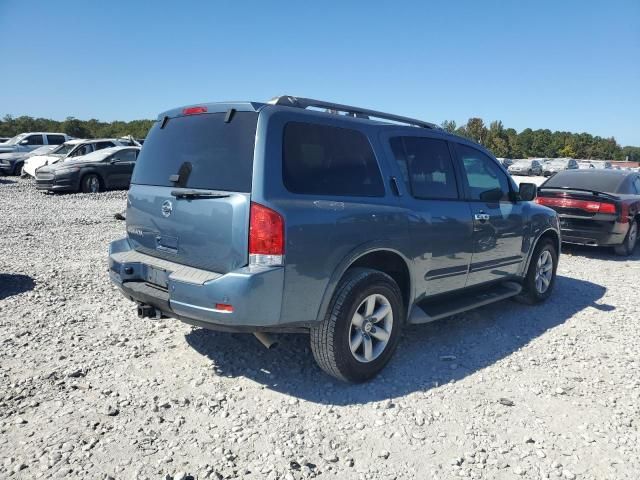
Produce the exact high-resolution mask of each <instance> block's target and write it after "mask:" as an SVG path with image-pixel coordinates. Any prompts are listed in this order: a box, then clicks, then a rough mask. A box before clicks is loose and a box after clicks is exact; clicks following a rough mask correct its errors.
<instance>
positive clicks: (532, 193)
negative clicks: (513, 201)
mask: <svg viewBox="0 0 640 480" xmlns="http://www.w3.org/2000/svg"><path fill="white" fill-rule="evenodd" d="M518 196H519V197H520V201H521V202H531V201H532V200H535V198H536V197H537V196H538V186H537V185H536V184H535V183H521V184H520V190H519V191H518Z"/></svg>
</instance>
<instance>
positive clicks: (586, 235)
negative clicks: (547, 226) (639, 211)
mask: <svg viewBox="0 0 640 480" xmlns="http://www.w3.org/2000/svg"><path fill="white" fill-rule="evenodd" d="M581 223H582V225H581V226H579V227H577V226H575V225H571V224H570V223H568V222H567V221H566V220H564V219H563V218H562V217H560V231H561V233H562V241H563V242H564V243H575V244H579V245H590V246H594V247H604V246H612V245H620V244H621V243H622V242H624V239H625V237H626V236H627V232H628V231H629V224H628V223H620V222H599V221H596V220H594V221H591V222H584V221H583V222H581Z"/></svg>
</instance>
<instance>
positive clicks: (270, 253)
mask: <svg viewBox="0 0 640 480" xmlns="http://www.w3.org/2000/svg"><path fill="white" fill-rule="evenodd" d="M283 263H284V219H283V218H282V215H280V214H279V213H278V212H276V211H274V210H271V209H270V208H267V207H265V206H263V205H260V204H259V203H254V202H251V212H250V214H249V264H250V265H282V264H283Z"/></svg>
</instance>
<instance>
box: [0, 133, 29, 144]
mask: <svg viewBox="0 0 640 480" xmlns="http://www.w3.org/2000/svg"><path fill="white" fill-rule="evenodd" d="M26 136H27V134H26V133H21V134H20V135H16V136H15V137H13V138H10V139H9V140H7V141H6V142H4V143H3V144H2V145H17V144H18V143H20V140H22V139H23V138H24V137H26Z"/></svg>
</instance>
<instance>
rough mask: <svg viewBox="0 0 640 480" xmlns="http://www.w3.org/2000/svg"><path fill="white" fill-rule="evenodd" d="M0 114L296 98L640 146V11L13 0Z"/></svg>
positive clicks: (2, 17) (109, 112)
mask: <svg viewBox="0 0 640 480" xmlns="http://www.w3.org/2000/svg"><path fill="white" fill-rule="evenodd" d="M0 62H1V63H0V65H1V67H0V115H4V114H7V113H11V114H13V115H16V116H17V115H21V114H27V115H33V116H42V117H49V118H55V119H64V118H65V117H67V116H75V117H77V118H81V119H89V118H98V119H100V120H108V121H110V120H116V119H121V120H132V119H136V118H153V117H155V116H156V114H157V113H158V112H160V111H162V110H165V109H167V108H171V107H175V106H179V105H184V104H190V103H197V102H200V101H217V100H238V99H242V100H245V99H246V100H267V99H269V98H271V97H273V96H275V95H279V94H284V93H287V94H293V95H299V96H308V97H313V98H322V99H327V100H333V101H336V102H340V103H349V104H354V105H360V106H364V107H369V108H375V109H380V110H386V111H391V112H393V113H398V114H403V115H408V116H416V117H419V118H423V119H425V120H430V121H433V122H437V123H440V122H442V121H443V120H445V119H451V120H455V121H456V122H457V123H458V124H461V123H464V122H466V120H467V119H468V118H469V117H472V116H479V117H482V118H483V119H484V120H485V122H487V123H488V122H489V121H491V120H495V119H499V120H502V121H503V123H504V125H505V126H507V127H513V128H516V129H517V130H522V129H523V128H526V127H531V128H534V129H535V128H550V129H552V130H568V131H574V132H582V131H586V132H589V133H592V134H594V135H601V136H606V137H609V136H615V137H616V139H617V140H618V141H619V142H620V143H621V144H623V145H640V1H639V0H628V1H623V0H620V1H618V0H609V1H607V2H602V1H598V2H595V1H590V0H586V1H573V0H564V1H547V0H537V1H517V2H516V1H513V2H508V1H490V0H487V1H471V0H470V1H464V0H458V1H456V2H422V1H407V2H401V1H398V0H396V1H393V2H392V1H389V2H374V1H349V2H347V1H335V2H334V1H328V0H326V1H318V2H300V1H296V2H294V1H291V2H284V1H282V2H278V1H273V2H266V1H242V0H235V1H202V2H196V1H189V0H183V1H166V2H164V1H153V2H142V1H139V2H134V1H122V2H118V1H108V2H103V1H66V0H57V1H40V2H32V1H29V0H21V1H18V0H0Z"/></svg>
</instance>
